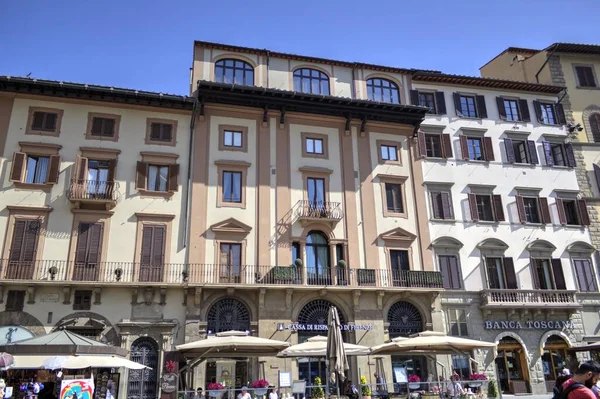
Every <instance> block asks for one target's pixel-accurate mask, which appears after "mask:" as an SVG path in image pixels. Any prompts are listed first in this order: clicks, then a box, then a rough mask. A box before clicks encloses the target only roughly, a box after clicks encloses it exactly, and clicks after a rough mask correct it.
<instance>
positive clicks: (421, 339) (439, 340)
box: [371, 331, 497, 355]
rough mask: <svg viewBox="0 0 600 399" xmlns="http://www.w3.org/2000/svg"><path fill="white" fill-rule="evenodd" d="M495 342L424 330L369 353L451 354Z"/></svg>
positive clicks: (484, 347)
mask: <svg viewBox="0 0 600 399" xmlns="http://www.w3.org/2000/svg"><path fill="white" fill-rule="evenodd" d="M496 346H497V344H496V343H495V342H486V341H478V340H474V339H467V338H460V337H453V336H450V335H446V334H444V333H440V332H435V331H424V332H421V333H418V334H413V335H411V336H410V338H408V339H394V340H392V341H391V342H387V343H385V344H381V345H377V346H374V347H372V348H371V354H372V355H376V354H380V355H398V354H405V353H411V354H433V355H435V354H438V355H441V354H452V353H461V352H463V351H469V350H473V349H496Z"/></svg>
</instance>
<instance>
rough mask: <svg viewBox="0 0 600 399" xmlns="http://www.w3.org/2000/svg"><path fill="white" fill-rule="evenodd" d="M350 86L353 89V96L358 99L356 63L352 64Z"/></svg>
mask: <svg viewBox="0 0 600 399" xmlns="http://www.w3.org/2000/svg"><path fill="white" fill-rule="evenodd" d="M350 88H351V89H352V98H354V99H356V63H355V64H352V83H351V86H350Z"/></svg>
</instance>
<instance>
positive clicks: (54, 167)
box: [46, 155, 60, 184]
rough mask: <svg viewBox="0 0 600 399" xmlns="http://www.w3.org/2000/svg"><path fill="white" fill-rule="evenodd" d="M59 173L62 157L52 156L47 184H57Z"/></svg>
mask: <svg viewBox="0 0 600 399" xmlns="http://www.w3.org/2000/svg"><path fill="white" fill-rule="evenodd" d="M59 173H60V155H51V156H50V167H49V168H48V179H46V182H47V183H50V184H57V183H58V175H59Z"/></svg>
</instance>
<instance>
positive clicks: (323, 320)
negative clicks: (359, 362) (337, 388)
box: [297, 299, 348, 385]
mask: <svg viewBox="0 0 600 399" xmlns="http://www.w3.org/2000/svg"><path fill="white" fill-rule="evenodd" d="M331 306H335V305H334V304H333V303H331V302H330V301H328V300H326V299H316V300H314V301H310V302H308V303H307V304H306V305H304V306H303V307H302V309H301V310H300V313H298V320H297V323H298V324H299V325H300V326H310V327H309V328H310V329H306V330H304V329H299V330H298V343H299V344H301V343H303V342H306V340H307V339H309V338H311V337H314V336H317V335H327V329H326V326H327V318H328V316H329V308H330V307H331ZM336 308H337V307H336ZM337 309H338V314H339V316H340V323H341V324H342V325H344V324H346V318H345V317H344V314H343V313H342V312H340V310H339V308H337ZM342 337H343V338H344V342H347V339H348V338H347V336H346V333H345V332H342ZM325 365H326V364H325V358H317V357H314V358H312V357H311V358H308V357H303V358H298V376H299V377H300V379H301V380H304V381H306V382H307V385H312V383H313V382H314V380H315V377H320V378H321V381H322V383H323V384H325V383H326V381H327V380H326V378H327V372H326V367H325Z"/></svg>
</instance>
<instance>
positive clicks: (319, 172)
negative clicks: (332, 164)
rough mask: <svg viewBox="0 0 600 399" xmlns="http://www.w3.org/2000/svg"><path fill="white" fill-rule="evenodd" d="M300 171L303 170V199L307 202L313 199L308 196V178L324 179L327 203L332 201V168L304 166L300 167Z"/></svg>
mask: <svg viewBox="0 0 600 399" xmlns="http://www.w3.org/2000/svg"><path fill="white" fill-rule="evenodd" d="M300 172H302V199H303V200H304V201H305V203H306V204H308V203H310V201H311V199H310V198H309V197H308V179H323V180H324V190H325V193H324V197H325V202H326V203H329V202H331V199H330V189H329V187H330V186H329V184H330V182H329V181H330V177H331V173H333V171H332V170H324V169H320V168H311V167H304V168H300Z"/></svg>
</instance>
